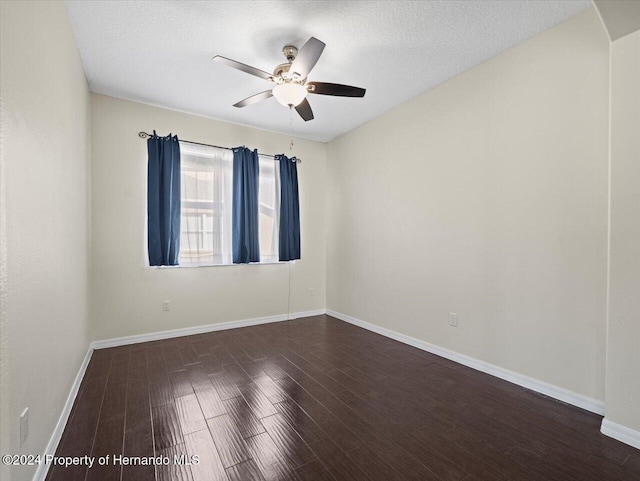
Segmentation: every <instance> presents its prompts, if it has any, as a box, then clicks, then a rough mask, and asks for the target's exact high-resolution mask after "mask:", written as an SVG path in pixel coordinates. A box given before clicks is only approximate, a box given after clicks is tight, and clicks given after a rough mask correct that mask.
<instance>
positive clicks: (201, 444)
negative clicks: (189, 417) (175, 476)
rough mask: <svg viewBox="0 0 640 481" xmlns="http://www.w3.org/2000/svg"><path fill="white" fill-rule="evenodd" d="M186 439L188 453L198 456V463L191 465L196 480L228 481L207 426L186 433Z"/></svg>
mask: <svg viewBox="0 0 640 481" xmlns="http://www.w3.org/2000/svg"><path fill="white" fill-rule="evenodd" d="M184 441H185V445H186V451H187V454H188V455H189V456H197V457H198V462H197V464H194V465H192V466H191V474H192V476H193V480H194V481H227V475H226V473H225V470H224V466H223V465H222V461H221V460H220V455H219V454H218V451H217V449H216V446H215V444H214V442H213V439H212V438H211V433H210V432H209V430H208V429H207V428H206V427H205V429H203V430H202V431H196V432H192V433H190V434H187V435H185V437H184Z"/></svg>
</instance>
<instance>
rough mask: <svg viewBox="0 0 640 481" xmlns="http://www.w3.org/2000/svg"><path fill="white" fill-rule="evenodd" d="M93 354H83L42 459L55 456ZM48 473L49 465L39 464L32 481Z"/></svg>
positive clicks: (40, 479)
mask: <svg viewBox="0 0 640 481" xmlns="http://www.w3.org/2000/svg"><path fill="white" fill-rule="evenodd" d="M92 354H93V349H92V348H91V347H89V349H88V350H87V354H85V356H84V359H83V360H82V364H81V365H80V369H79V370H78V374H77V375H76V378H75V379H74V380H73V384H72V385H71V391H70V392H69V396H67V400H66V402H65V403H64V406H63V408H62V413H61V414H60V417H59V418H58V422H57V423H56V427H55V428H54V430H53V434H52V435H51V438H50V439H49V442H48V443H47V447H46V448H45V450H44V454H43V456H42V457H43V458H44V457H46V456H47V455H48V454H50V455H55V454H56V450H57V449H58V444H59V443H60V439H61V438H62V433H63V432H64V428H65V427H66V425H67V421H68V420H69V414H71V408H72V407H73V403H74V402H75V400H76V396H77V395H78V390H79V389H80V384H81V383H82V378H84V374H85V372H86V371H87V366H88V365H89V361H90V360H91V355H92ZM48 472H49V464H48V463H44V462H43V463H40V464H39V465H38V469H36V472H35V474H34V475H33V481H44V479H45V478H46V477H47V473H48Z"/></svg>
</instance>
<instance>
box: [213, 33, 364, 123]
mask: <svg viewBox="0 0 640 481" xmlns="http://www.w3.org/2000/svg"><path fill="white" fill-rule="evenodd" d="M324 47H325V44H324V43H323V42H321V41H320V40H318V39H317V38H314V37H311V38H310V39H309V40H307V42H306V43H305V44H304V45H303V46H302V47H301V48H300V51H298V49H297V48H296V47H294V46H293V45H286V46H285V47H284V48H283V49H282V53H283V54H284V56H285V57H286V58H287V62H286V63H282V64H280V65H278V66H277V67H276V68H275V69H274V71H273V74H270V73H269V72H265V71H264V70H260V69H257V68H255V67H251V66H249V65H245V64H243V63H240V62H236V61H235V60H231V59H229V58H226V57H221V56H220V55H216V56H215V57H213V60H215V61H216V62H220V63H222V64H224V65H228V66H229V67H233V68H235V69H238V70H242V71H243V72H246V73H248V74H251V75H255V76H256V77H260V78H262V79H265V80H268V81H269V82H272V83H274V84H276V85H275V87H272V88H270V89H269V90H265V91H264V92H260V93H258V94H255V95H252V96H251V97H247V98H246V99H244V100H241V101H240V102H238V103H236V104H234V105H233V106H234V107H246V106H247V105H251V104H254V103H256V102H260V101H261V100H265V99H268V98H269V97H275V98H276V100H277V101H278V102H280V103H281V104H282V105H284V106H285V107H289V108H295V109H296V111H297V112H298V114H300V117H302V118H303V119H304V120H305V121H309V120H313V111H312V110H311V105H309V101H308V100H307V98H306V97H307V94H317V95H332V96H335V97H364V94H365V92H366V90H365V89H362V88H359V87H351V86H350V85H342V84H334V83H327V82H307V76H308V75H309V72H311V69H313V67H314V66H315V65H316V63H317V62H318V59H319V58H320V55H322V51H323V50H324Z"/></svg>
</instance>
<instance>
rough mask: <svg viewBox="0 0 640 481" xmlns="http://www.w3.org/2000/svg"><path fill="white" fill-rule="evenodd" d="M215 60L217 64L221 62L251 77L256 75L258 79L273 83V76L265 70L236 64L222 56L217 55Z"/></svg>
mask: <svg viewBox="0 0 640 481" xmlns="http://www.w3.org/2000/svg"><path fill="white" fill-rule="evenodd" d="M213 60H215V61H216V62H220V63H222V64H224V65H227V66H229V67H233V68H235V69H238V70H242V71H243V72H246V73H248V74H251V75H255V76H256V77H260V78H262V79H265V80H269V81H271V80H272V78H273V76H272V75H271V74H270V73H269V72H265V71H264V70H260V69H259V68H255V67H251V66H250V65H245V64H243V63H240V62H236V61H235V60H231V59H230V58H226V57H221V56H220V55H216V56H215V57H213Z"/></svg>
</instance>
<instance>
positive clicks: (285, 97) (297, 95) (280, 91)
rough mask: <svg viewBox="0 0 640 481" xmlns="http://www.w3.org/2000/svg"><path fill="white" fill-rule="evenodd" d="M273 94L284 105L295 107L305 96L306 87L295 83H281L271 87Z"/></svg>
mask: <svg viewBox="0 0 640 481" xmlns="http://www.w3.org/2000/svg"><path fill="white" fill-rule="evenodd" d="M273 96H274V97H275V98H276V100H277V101H278V102H280V103H281V104H282V105H284V106H285V107H289V106H291V107H295V106H296V105H298V104H299V103H300V102H302V101H303V100H304V98H305V97H306V96H307V89H306V88H304V86H303V85H300V84H296V83H283V84H280V85H276V86H275V87H274V88H273Z"/></svg>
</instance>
